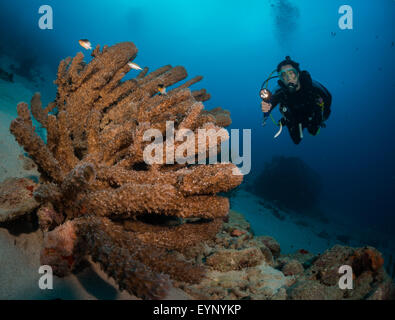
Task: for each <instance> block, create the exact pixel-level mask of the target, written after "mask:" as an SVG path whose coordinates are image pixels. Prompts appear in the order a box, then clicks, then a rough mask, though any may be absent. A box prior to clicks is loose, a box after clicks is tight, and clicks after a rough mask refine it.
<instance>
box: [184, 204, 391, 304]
mask: <svg viewBox="0 0 395 320" xmlns="http://www.w3.org/2000/svg"><path fill="white" fill-rule="evenodd" d="M242 220H243V221H242ZM241 226H243V227H241ZM236 227H237V228H238V229H240V230H242V231H244V233H243V234H242V235H240V236H239V237H237V238H235V237H234V236H232V234H231V230H234V229H235V228H236ZM251 232H252V230H251V229H250V226H249V224H248V222H247V221H246V220H245V219H244V218H243V217H242V215H240V214H238V213H236V212H234V211H232V210H231V211H230V213H229V221H228V222H226V223H224V224H223V226H222V230H221V232H219V233H218V234H217V235H216V237H215V239H214V240H207V241H205V242H203V243H199V244H198V245H196V246H194V247H191V248H188V249H187V250H185V251H184V255H185V256H186V257H188V259H192V260H196V262H197V263H198V264H201V265H207V266H208V272H207V275H206V277H205V278H204V279H203V280H202V281H201V282H199V283H196V284H186V283H182V282H178V283H177V285H178V286H179V287H180V288H181V289H183V290H184V291H186V292H187V293H188V294H190V295H191V296H192V297H194V298H197V299H252V300H287V299H288V300H346V299H352V300H363V299H378V300H388V299H394V298H395V287H394V285H393V283H392V279H391V278H390V277H389V276H388V275H387V274H386V272H385V270H384V267H383V263H384V261H383V258H382V256H381V253H380V252H379V251H377V250H376V249H375V248H373V247H362V248H352V247H345V246H340V245H336V246H334V247H332V248H330V249H328V250H327V251H325V252H324V253H323V254H318V255H315V254H312V253H309V252H307V251H306V250H303V249H300V250H297V251H296V252H295V253H291V254H280V251H281V250H280V246H279V244H278V243H277V241H276V240H275V239H273V238H270V237H266V236H258V237H256V236H253V234H252V233H251ZM268 253H269V254H271V257H272V259H268V257H269V256H268ZM226 256H227V257H228V258H227V259H226V258H225V257H226ZM345 264H348V265H350V266H352V270H353V290H342V289H340V288H339V285H338V282H339V279H340V276H341V274H339V273H338V270H339V268H340V266H343V265H345Z"/></svg>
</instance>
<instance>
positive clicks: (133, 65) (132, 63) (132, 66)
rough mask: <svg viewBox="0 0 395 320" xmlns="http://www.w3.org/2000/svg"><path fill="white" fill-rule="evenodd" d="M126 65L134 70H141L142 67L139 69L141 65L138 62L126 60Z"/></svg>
mask: <svg viewBox="0 0 395 320" xmlns="http://www.w3.org/2000/svg"><path fill="white" fill-rule="evenodd" d="M128 66H129V67H131V68H132V69H134V70H143V69H141V67H140V66H139V65H138V64H136V63H134V62H128Z"/></svg>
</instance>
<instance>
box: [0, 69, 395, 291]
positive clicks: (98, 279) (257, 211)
mask: <svg viewBox="0 0 395 320" xmlns="http://www.w3.org/2000/svg"><path fill="white" fill-rule="evenodd" d="M0 65H1V61H0ZM24 81H25V80H23V79H22V78H18V77H17V76H16V77H15V82H14V83H9V82H5V81H3V80H0V182H1V181H3V180H5V179H6V178H9V177H31V176H32V175H33V176H34V175H36V176H37V173H36V172H31V171H26V170H24V169H23V162H22V161H21V160H20V159H19V156H20V155H21V154H23V150H22V149H21V148H20V147H19V146H18V144H17V143H16V141H15V139H14V137H13V136H12V135H11V134H10V133H9V125H10V122H11V121H12V119H14V118H15V117H16V105H17V103H18V102H20V101H25V102H29V101H30V99H31V97H32V96H33V94H34V91H36V90H37V91H38V87H37V86H36V87H35V86H34V85H29V84H28V83H27V82H24ZM231 207H232V209H233V210H235V211H238V212H240V213H243V215H244V216H245V218H246V219H247V220H248V221H249V222H250V224H251V227H252V229H253V231H254V233H255V235H269V236H272V237H274V238H275V239H276V240H277V241H278V242H279V243H280V246H281V252H282V253H292V252H295V251H296V250H300V249H305V250H307V251H309V252H312V253H315V254H317V253H322V252H324V251H325V250H326V249H328V248H330V247H332V246H333V245H335V244H338V243H341V242H339V240H337V239H336V237H337V236H338V235H347V236H349V238H350V243H349V245H351V246H354V247H361V246H365V245H372V243H373V242H375V238H376V237H378V235H377V234H375V233H374V232H372V231H370V232H369V231H367V230H356V229H355V228H353V227H352V226H350V225H345V224H341V223H340V222H334V221H329V222H328V223H324V222H322V221H320V220H316V219H312V218H309V217H304V216H302V215H295V214H294V215H291V214H289V213H286V212H282V211H281V210H280V211H279V214H280V215H281V216H283V219H279V218H278V216H277V217H276V216H275V215H274V214H273V211H272V210H271V209H268V208H265V207H264V206H263V199H261V198H258V197H256V196H255V195H253V194H251V193H250V192H247V191H246V190H245V189H243V188H241V189H240V190H239V191H238V192H237V193H236V194H235V196H234V197H232V199H231ZM322 231H325V232H326V233H327V234H328V235H329V238H328V239H324V238H322V237H320V236H318V234H319V233H320V232H322ZM383 237H384V238H385V235H382V234H380V238H381V239H383ZM41 243H42V233H41V231H36V232H31V233H21V234H19V235H18V236H15V235H12V234H10V233H9V232H8V230H7V229H4V228H0V299H57V298H60V299H136V297H133V296H131V295H129V294H127V293H125V292H119V290H117V289H116V285H115V283H114V282H113V281H112V280H111V279H109V278H108V277H107V276H106V275H105V274H104V273H103V272H101V271H100V269H99V268H98V266H97V265H95V264H92V267H91V268H88V269H85V270H84V271H83V272H81V273H79V274H78V275H71V276H68V277H66V278H63V279H60V278H57V277H54V289H53V290H46V291H43V290H40V289H39V288H38V280H39V277H40V276H41V275H40V274H39V273H38V268H39V252H40V248H41ZM341 244H342V243H341ZM387 244H389V246H391V245H392V246H393V245H394V244H393V243H391V241H390V240H388V241H387ZM376 247H377V249H379V250H380V251H381V252H382V253H383V254H384V257H385V259H386V260H387V258H388V256H389V254H391V253H393V252H395V249H394V247H388V246H387V248H382V247H380V246H376ZM168 298H169V299H187V298H188V296H187V295H186V294H185V293H184V292H183V291H181V290H178V289H174V290H173V291H172V292H171V294H170V295H169V297H168Z"/></svg>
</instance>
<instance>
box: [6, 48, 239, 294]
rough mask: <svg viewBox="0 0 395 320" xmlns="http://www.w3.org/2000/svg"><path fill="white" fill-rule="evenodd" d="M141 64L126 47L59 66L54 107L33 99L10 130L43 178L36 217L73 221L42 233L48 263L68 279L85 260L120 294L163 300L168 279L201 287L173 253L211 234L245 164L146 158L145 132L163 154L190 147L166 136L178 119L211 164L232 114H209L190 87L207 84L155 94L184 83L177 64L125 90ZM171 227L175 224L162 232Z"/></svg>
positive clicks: (202, 96) (194, 271) (195, 271)
mask: <svg viewBox="0 0 395 320" xmlns="http://www.w3.org/2000/svg"><path fill="white" fill-rule="evenodd" d="M136 55H137V48H136V47H135V46H134V44H133V43H131V42H124V43H119V44H117V45H114V46H111V47H107V46H104V47H103V48H102V50H100V46H97V47H96V48H95V49H94V50H93V52H92V56H93V59H92V60H91V61H90V62H89V63H88V64H87V63H85V62H84V61H83V59H84V55H83V54H82V53H78V54H77V55H76V56H75V57H74V58H73V59H71V58H67V59H65V60H63V61H62V62H61V63H60V64H59V68H58V74H57V79H56V81H55V83H56V84H57V87H58V90H57V96H56V100H55V101H54V102H52V103H50V104H49V105H48V106H47V107H46V108H42V104H41V99H40V95H39V94H38V93H37V94H35V95H34V96H33V98H32V100H31V107H30V110H29V107H28V105H27V104H26V103H20V104H19V105H18V106H17V112H18V118H16V119H15V120H14V121H13V122H12V123H11V126H10V130H11V133H12V134H13V135H14V136H15V138H16V140H17V141H18V143H19V144H20V145H21V146H23V148H24V149H25V151H26V152H27V153H28V154H29V156H30V157H31V158H32V159H33V160H34V162H35V163H36V165H37V167H38V170H39V172H40V173H41V178H40V182H41V183H40V185H39V186H38V187H37V189H36V190H35V192H34V196H35V199H36V200H37V201H39V202H40V203H41V205H42V208H43V207H44V208H45V209H41V211H40V214H39V215H38V216H39V219H40V220H41V221H40V226H41V227H42V228H43V230H45V231H49V230H51V229H53V227H54V226H56V225H57V224H59V223H61V222H62V221H63V220H65V223H63V224H62V225H60V226H58V227H57V228H55V229H54V230H52V231H49V232H48V233H47V234H46V236H45V245H44V246H45V248H44V249H43V252H42V254H41V260H42V262H45V263H47V264H50V265H51V266H53V267H54V273H55V274H57V275H66V274H67V273H68V272H70V271H71V270H73V268H74V267H75V266H76V265H78V262H79V260H80V259H81V257H82V256H83V255H86V254H89V255H91V256H92V258H93V260H94V261H97V262H98V263H99V264H100V265H101V266H102V267H103V269H104V270H105V271H106V272H107V273H108V274H109V275H110V276H112V277H113V278H114V279H115V280H116V281H117V282H118V284H119V286H120V288H122V289H126V290H128V291H129V292H130V293H132V294H135V295H137V296H138V297H141V298H163V297H164V296H165V295H166V292H167V288H168V287H169V286H170V279H178V280H183V281H190V282H197V281H199V279H201V277H202V276H203V274H204V269H203V268H202V267H201V266H195V265H193V264H191V263H190V262H187V261H186V260H185V259H183V258H182V257H180V256H179V255H177V254H176V251H175V250H182V249H184V248H186V247H189V246H192V245H194V244H196V243H199V242H201V241H203V240H207V239H210V238H212V237H214V236H215V234H216V233H217V232H218V230H219V229H220V227H221V225H222V221H223V219H224V218H225V217H226V216H227V214H228V211H229V202H228V199H227V198H224V197H220V196H217V195H216V194H217V193H219V192H226V191H229V190H231V189H232V188H235V187H237V186H238V185H239V184H240V183H241V182H242V175H235V174H233V173H234V172H235V171H234V170H237V167H236V166H235V165H233V164H231V163H227V164H210V165H205V164H199V165H188V164H186V163H185V164H178V163H174V162H173V163H168V164H166V162H165V161H163V162H162V163H164V164H157V163H155V164H149V163H146V162H145V161H144V149H145V147H146V146H147V145H148V144H150V143H151V141H146V140H147V139H145V138H144V133H145V132H146V130H147V129H156V130H159V131H160V132H161V133H162V135H163V136H164V139H163V147H164V148H163V149H164V150H165V152H164V155H163V156H164V157H165V156H167V155H168V153H169V152H170V153H171V150H170V148H169V147H168V142H169V141H170V142H172V143H173V144H174V145H175V146H176V147H177V146H179V145H181V144H182V142H178V141H175V142H174V139H173V141H172V137H170V136H168V135H166V134H167V131H166V122H167V121H173V122H174V127H175V130H174V131H175V135H177V133H178V132H180V131H181V130H186V129H189V130H190V131H192V132H194V133H195V132H197V130H198V129H207V130H209V131H207V132H209V134H208V139H206V141H203V142H201V141H198V139H194V142H195V144H194V145H193V150H194V156H195V157H198V156H202V151H201V150H205V151H204V152H205V153H204V154H203V156H204V157H205V158H206V157H208V155H209V153H208V151H209V150H208V148H206V149H202V148H201V147H202V143H203V144H204V146H207V145H208V143H209V142H208V141H209V138H215V139H216V138H217V136H216V135H217V133H218V132H219V131H221V130H222V131H224V130H223V128H222V126H224V125H228V124H230V116H229V113H228V112H226V111H224V110H222V109H220V108H219V109H218V108H217V109H214V110H213V111H211V112H210V111H209V112H204V111H203V104H202V103H201V101H205V100H207V99H209V97H210V96H209V94H207V93H206V91H205V90H198V91H191V90H190V89H189V86H191V85H193V84H194V83H196V82H198V81H200V80H201V79H202V77H200V76H199V77H195V78H193V79H191V80H189V81H187V82H185V83H183V84H181V85H179V86H178V87H175V88H173V89H172V90H169V91H168V92H167V94H166V95H158V94H157V87H158V85H159V84H161V85H164V86H165V87H171V86H173V85H174V84H176V83H178V82H179V81H181V80H183V79H185V78H186V77H187V73H186V70H185V69H184V68H183V67H181V66H176V67H171V66H170V65H167V66H164V67H161V68H159V69H158V70H155V71H153V72H151V73H148V68H144V70H143V71H141V73H140V74H138V75H137V77H136V78H133V79H130V80H126V81H122V79H123V77H124V76H125V75H126V73H127V72H129V71H130V67H129V66H128V62H129V61H131V60H133V59H134V58H135V57H136ZM31 114H32V115H33V116H34V118H35V119H36V120H37V121H38V122H39V123H40V124H41V125H42V126H43V127H44V128H45V129H46V131H47V141H46V142H44V141H43V140H42V139H41V138H40V137H39V135H38V134H37V133H36V132H35V128H34V127H33V125H32V119H31ZM197 136H198V135H197V134H196V137H197ZM169 145H171V144H169ZM219 145H220V141H217V140H216V148H217V149H218V147H219ZM217 151H218V150H217ZM166 160H168V159H167V158H166ZM59 214H61V215H62V217H61V218H60V217H59ZM163 217H165V218H166V217H167V219H163ZM196 218H199V219H198V221H192V222H190V221H188V219H192V220H193V219H195V220H196ZM171 219H173V220H175V221H176V222H177V223H176V225H171V224H167V223H162V222H163V220H165V221H169V220H171ZM169 250H170V251H169Z"/></svg>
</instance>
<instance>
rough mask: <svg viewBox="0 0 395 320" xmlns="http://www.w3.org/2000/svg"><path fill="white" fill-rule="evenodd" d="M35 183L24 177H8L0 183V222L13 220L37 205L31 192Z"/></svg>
mask: <svg viewBox="0 0 395 320" xmlns="http://www.w3.org/2000/svg"><path fill="white" fill-rule="evenodd" d="M36 188H37V184H36V183H34V182H33V181H32V180H30V179H26V178H9V179H6V180H5V181H3V182H2V183H1V184H0V222H6V221H10V220H14V219H16V218H18V217H20V216H22V215H25V214H27V213H30V212H32V211H33V210H34V209H36V208H37V207H38V206H39V203H38V202H37V201H36V200H35V199H34V197H33V192H34V190H35V189H36Z"/></svg>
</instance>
